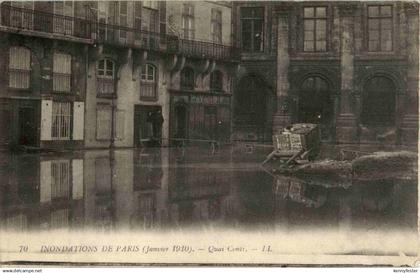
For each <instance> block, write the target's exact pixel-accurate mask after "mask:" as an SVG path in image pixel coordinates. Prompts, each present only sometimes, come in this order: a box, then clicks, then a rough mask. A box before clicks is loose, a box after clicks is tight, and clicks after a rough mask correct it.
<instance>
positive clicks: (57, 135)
mask: <svg viewBox="0 0 420 273" xmlns="http://www.w3.org/2000/svg"><path fill="white" fill-rule="evenodd" d="M51 129H52V133H51V137H52V139H54V140H68V139H70V133H71V103H70V102H56V101H54V102H53V105H52V126H51Z"/></svg>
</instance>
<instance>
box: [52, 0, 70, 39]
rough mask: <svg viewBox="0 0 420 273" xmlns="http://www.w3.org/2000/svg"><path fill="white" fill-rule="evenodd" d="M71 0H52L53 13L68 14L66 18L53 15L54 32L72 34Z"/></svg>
mask: <svg viewBox="0 0 420 273" xmlns="http://www.w3.org/2000/svg"><path fill="white" fill-rule="evenodd" d="M73 10H74V9H73V1H54V14H59V15H64V16H68V17H66V18H63V17H56V16H54V32H55V33H61V34H67V35H72V34H73V20H72V19H70V17H73Z"/></svg>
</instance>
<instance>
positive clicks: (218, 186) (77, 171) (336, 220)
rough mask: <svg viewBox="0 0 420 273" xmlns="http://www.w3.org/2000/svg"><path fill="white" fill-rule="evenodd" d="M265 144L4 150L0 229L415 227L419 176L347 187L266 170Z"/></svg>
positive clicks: (1, 167) (355, 228)
mask: <svg viewBox="0 0 420 273" xmlns="http://www.w3.org/2000/svg"><path fill="white" fill-rule="evenodd" d="M265 154H266V151H259V150H258V149H255V150H253V151H251V152H249V151H244V150H241V149H234V148H232V147H227V148H223V149H221V150H220V151H218V152H217V153H212V152H209V148H208V147H207V148H183V149H179V148H173V149H172V148H171V149H168V148H150V149H142V150H115V151H107V150H100V151H85V152H80V153H74V154H73V153H72V154H69V155H64V154H60V155H54V154H51V155H50V154H45V155H44V154H41V155H29V154H28V155H13V154H1V158H0V164H1V165H0V187H1V188H0V197H1V198H0V202H1V203H0V216H1V222H0V224H1V227H2V228H3V229H13V230H31V229H35V230H37V229H43V230H44V229H62V228H65V229H85V228H93V229H96V230H119V229H132V230H159V229H165V230H167V229H183V228H187V227H195V228H208V227H231V228H235V229H239V228H241V229H244V228H245V229H253V228H257V227H258V228H259V229H260V228H264V229H276V228H282V229H286V230H298V229H306V228H307V227H320V228H324V227H325V228H327V227H328V228H333V229H337V230H349V229H353V230H365V229H381V230H387V229H395V228H397V229H409V230H411V231H413V232H414V231H415V230H416V215H417V209H416V207H417V206H416V204H417V186H416V183H397V182H395V181H371V182H369V183H365V184H357V185H351V186H350V187H345V188H344V187H342V186H340V185H339V184H337V185H336V186H334V183H331V181H329V183H328V187H326V186H323V185H321V184H317V185H314V184H310V183H307V182H306V181H304V180H302V178H299V179H298V178H292V177H281V176H279V177H276V178H273V177H272V176H270V175H268V174H267V173H265V172H264V171H262V170H261V169H259V167H258V162H261V161H262V160H263V158H264V156H265Z"/></svg>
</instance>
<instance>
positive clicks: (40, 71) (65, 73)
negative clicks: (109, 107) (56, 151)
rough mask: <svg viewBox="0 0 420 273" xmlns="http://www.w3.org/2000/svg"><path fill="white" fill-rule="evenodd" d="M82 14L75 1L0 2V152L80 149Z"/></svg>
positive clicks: (87, 38) (86, 40)
mask: <svg viewBox="0 0 420 273" xmlns="http://www.w3.org/2000/svg"><path fill="white" fill-rule="evenodd" d="M83 11H84V9H83V7H82V5H81V3H80V2H75V3H70V5H69V4H66V5H64V4H63V2H61V3H59V2H54V3H47V2H3V3H1V18H0V20H1V24H0V40H1V45H2V46H1V56H2V58H1V59H0V70H1V73H0V126H1V133H0V146H1V147H12V148H13V147H16V146H19V145H25V146H34V147H41V148H48V149H49V148H57V147H60V148H62V147H66V148H82V147H83V130H84V108H85V107H84V101H85V95H86V76H85V75H86V74H85V67H86V61H87V60H86V58H85V57H84V56H85V53H86V52H87V49H88V45H89V44H90V43H91V40H90V34H89V33H88V32H87V29H86V28H85V26H86V24H85V21H84V19H82V18H84V14H83ZM70 12H71V16H72V18H71V19H69V18H68V17H65V16H64V15H65V14H69V13H70ZM53 13H57V16H55V17H53V16H50V15H47V14H53Z"/></svg>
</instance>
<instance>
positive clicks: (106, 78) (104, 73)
mask: <svg viewBox="0 0 420 273" xmlns="http://www.w3.org/2000/svg"><path fill="white" fill-rule="evenodd" d="M114 79H115V63H114V62H113V61H112V60H109V59H103V60H100V61H99V62H98V66H97V86H96V87H97V94H100V95H110V94H114V91H115V90H114V89H115V82H114Z"/></svg>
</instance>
